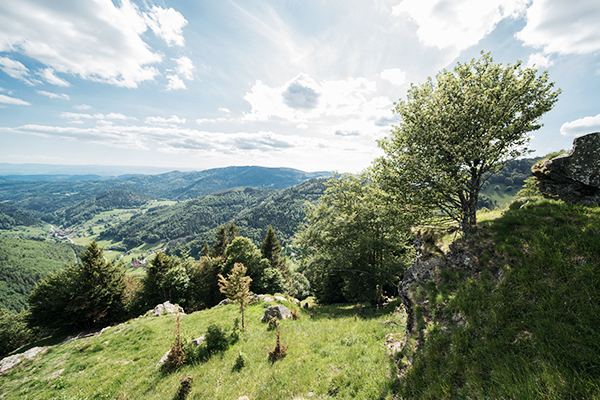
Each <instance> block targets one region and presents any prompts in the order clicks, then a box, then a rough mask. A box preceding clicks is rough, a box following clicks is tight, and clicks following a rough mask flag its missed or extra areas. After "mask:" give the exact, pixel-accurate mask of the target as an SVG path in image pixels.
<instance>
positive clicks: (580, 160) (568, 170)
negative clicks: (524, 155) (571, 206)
mask: <svg viewBox="0 0 600 400" xmlns="http://www.w3.org/2000/svg"><path fill="white" fill-rule="evenodd" d="M531 172H532V173H533V175H535V177H536V178H537V182H536V183H537V187H538V189H539V191H540V192H541V193H542V194H543V195H544V196H545V197H549V198H554V199H561V200H564V201H565V202H567V203H582V204H586V205H597V204H599V203H600V132H596V133H590V134H587V135H584V136H580V137H578V138H575V140H573V149H572V150H571V151H570V152H568V153H565V154H561V155H560V156H557V157H554V158H551V159H549V160H546V161H544V162H542V163H540V164H536V165H534V166H533V167H532V168H531Z"/></svg>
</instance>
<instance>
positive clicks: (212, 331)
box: [204, 324, 229, 355]
mask: <svg viewBox="0 0 600 400" xmlns="http://www.w3.org/2000/svg"><path fill="white" fill-rule="evenodd" d="M204 343H205V344H206V350H207V351H208V353H209V354H211V355H212V354H215V353H218V352H219V351H224V350H227V348H228V347H229V338H228V335H227V331H226V330H225V328H223V327H222V326H220V325H218V324H213V325H210V326H209V327H208V329H207V330H206V336H205V341H204Z"/></svg>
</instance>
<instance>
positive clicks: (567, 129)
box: [560, 114, 600, 136]
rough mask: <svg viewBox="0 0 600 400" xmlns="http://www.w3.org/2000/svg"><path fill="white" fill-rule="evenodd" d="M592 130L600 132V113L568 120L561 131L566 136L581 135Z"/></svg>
mask: <svg viewBox="0 0 600 400" xmlns="http://www.w3.org/2000/svg"><path fill="white" fill-rule="evenodd" d="M592 132H600V114H598V115H596V116H594V117H584V118H580V119H576V120H575V121H571V122H566V123H564V124H563V125H562V126H561V127H560V133H561V134H562V135H565V136H579V135H585V134H587V133H592Z"/></svg>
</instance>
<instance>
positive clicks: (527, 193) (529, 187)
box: [517, 176, 542, 199]
mask: <svg viewBox="0 0 600 400" xmlns="http://www.w3.org/2000/svg"><path fill="white" fill-rule="evenodd" d="M535 182H536V179H535V177H534V176H532V177H529V178H527V179H526V180H525V185H524V186H523V189H521V190H519V191H518V192H517V198H519V197H525V198H528V199H535V198H541V197H542V193H540V191H539V189H538V188H537V185H536V184H535Z"/></svg>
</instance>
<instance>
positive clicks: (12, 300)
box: [0, 236, 83, 312]
mask: <svg viewBox="0 0 600 400" xmlns="http://www.w3.org/2000/svg"><path fill="white" fill-rule="evenodd" d="M82 250H83V248H81V247H78V246H71V245H67V244H61V243H52V242H40V241H36V240H29V239H17V238H9V237H3V236H0V308H6V309H8V310H10V311H13V312H19V311H21V310H23V309H25V308H27V307H28V306H27V298H28V297H29V293H30V292H31V291H32V290H33V288H34V287H35V284H36V283H37V282H38V281H40V280H41V279H43V278H45V277H46V276H48V275H49V274H50V273H51V272H55V271H58V270H59V269H62V268H63V267H64V266H65V264H70V263H73V262H75V261H76V257H77V256H78V255H79V253H81V251H82Z"/></svg>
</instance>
